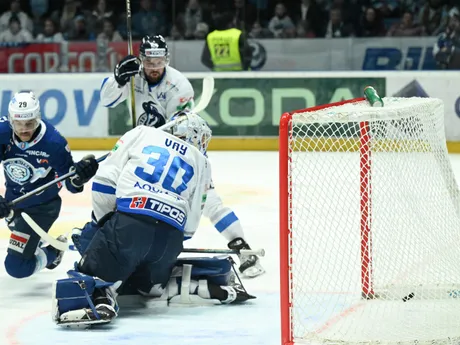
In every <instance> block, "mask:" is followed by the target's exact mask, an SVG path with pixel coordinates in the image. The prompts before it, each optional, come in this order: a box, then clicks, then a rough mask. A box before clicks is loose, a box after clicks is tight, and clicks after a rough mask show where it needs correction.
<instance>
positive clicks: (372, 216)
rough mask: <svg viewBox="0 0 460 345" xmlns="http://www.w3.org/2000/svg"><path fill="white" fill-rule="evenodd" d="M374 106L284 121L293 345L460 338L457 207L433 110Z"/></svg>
mask: <svg viewBox="0 0 460 345" xmlns="http://www.w3.org/2000/svg"><path fill="white" fill-rule="evenodd" d="M384 102H385V106H384V107H383V108H372V107H370V106H369V105H368V104H367V102H356V103H352V104H345V105H342V106H339V107H334V108H326V109H323V110H317V111H313V112H304V113H298V114H294V115H293V116H292V122H291V123H292V128H291V130H290V139H289V147H290V158H291V159H290V163H289V170H290V172H289V176H290V178H289V184H290V186H291V188H290V193H289V194H290V195H289V198H290V203H291V204H290V205H289V211H290V213H291V215H292V216H291V224H290V230H291V236H292V239H291V250H292V254H291V257H290V260H291V267H290V270H291V273H292V278H291V279H292V281H291V286H292V290H291V293H290V295H291V301H292V309H291V320H292V321H291V322H292V332H293V336H294V339H295V341H296V343H304V342H306V343H316V342H323V343H324V342H326V343H347V344H360V343H381V344H403V343H419V344H420V343H430V344H433V343H446V344H448V343H452V344H453V343H459V342H460V233H459V231H460V221H459V220H460V219H459V214H460V213H459V205H460V204H459V192H458V188H457V184H456V181H455V178H454V176H453V172H452V169H451V165H450V161H449V158H448V155H447V149H446V145H445V136H444V124H443V118H444V109H443V104H442V101H440V100H437V99H428V98H406V99H403V98H385V99H384ZM360 124H361V125H360ZM366 129H367V130H368V132H367V134H368V136H366V132H365V130H366ZM363 130H364V131H363ZM360 131H361V136H360ZM360 147H361V149H360ZM366 147H368V148H369V150H366ZM366 229H367V230H366ZM363 293H367V294H368V298H363ZM457 296H458V298H456V297H457Z"/></svg>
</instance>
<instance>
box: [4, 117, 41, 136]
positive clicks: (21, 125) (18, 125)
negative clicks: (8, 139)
mask: <svg viewBox="0 0 460 345" xmlns="http://www.w3.org/2000/svg"><path fill="white" fill-rule="evenodd" d="M38 125H39V121H38V120H37V119H33V120H27V121H18V120H13V121H11V126H12V127H13V130H14V131H15V132H16V133H21V132H28V131H33V130H35V129H37V127H38Z"/></svg>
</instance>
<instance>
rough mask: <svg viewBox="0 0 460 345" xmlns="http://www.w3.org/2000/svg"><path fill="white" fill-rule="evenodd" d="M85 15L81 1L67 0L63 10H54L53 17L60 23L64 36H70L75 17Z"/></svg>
mask: <svg viewBox="0 0 460 345" xmlns="http://www.w3.org/2000/svg"><path fill="white" fill-rule="evenodd" d="M83 15H84V13H83V10H82V8H81V3H80V1H76V0H65V3H64V6H63V7H62V10H57V11H54V12H53V14H52V15H51V18H52V19H53V20H54V21H55V22H56V23H59V26H60V28H61V31H62V32H63V33H64V36H68V35H69V34H70V35H71V31H72V30H73V29H74V25H75V23H74V18H75V17H77V16H83Z"/></svg>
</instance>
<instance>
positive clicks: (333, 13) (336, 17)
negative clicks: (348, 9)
mask: <svg viewBox="0 0 460 345" xmlns="http://www.w3.org/2000/svg"><path fill="white" fill-rule="evenodd" d="M352 35H353V28H352V26H351V25H350V23H346V22H345V21H344V20H343V17H342V10H341V9H340V8H338V7H332V8H331V9H330V10H329V22H328V23H327V25H326V34H325V35H324V37H325V38H341V37H350V36H352Z"/></svg>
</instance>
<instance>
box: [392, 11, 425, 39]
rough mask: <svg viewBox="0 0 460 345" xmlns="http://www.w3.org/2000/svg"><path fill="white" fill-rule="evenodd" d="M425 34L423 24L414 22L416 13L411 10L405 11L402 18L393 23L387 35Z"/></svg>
mask: <svg viewBox="0 0 460 345" xmlns="http://www.w3.org/2000/svg"><path fill="white" fill-rule="evenodd" d="M425 35H426V33H425V28H424V27H423V26H422V25H419V24H416V23H414V14H413V13H412V12H409V11H406V12H404V13H403V15H402V17H401V20H400V21H399V22H397V23H395V24H393V25H392V27H391V28H390V29H389V30H388V33H387V36H394V37H404V36H409V37H411V36H425Z"/></svg>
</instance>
